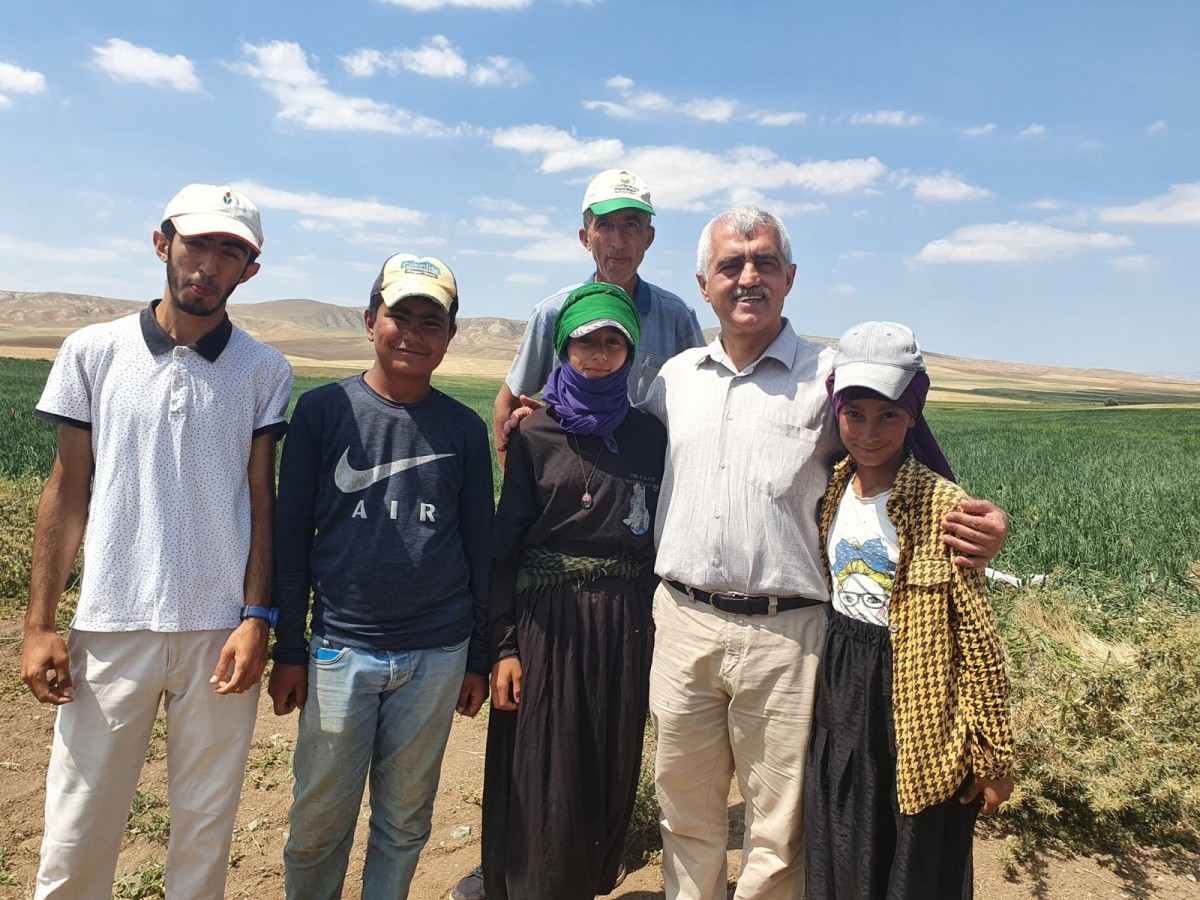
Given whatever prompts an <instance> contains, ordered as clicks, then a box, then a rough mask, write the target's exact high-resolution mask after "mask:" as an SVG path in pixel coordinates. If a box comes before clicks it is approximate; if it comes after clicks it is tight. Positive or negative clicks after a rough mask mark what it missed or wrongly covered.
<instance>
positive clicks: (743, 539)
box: [642, 207, 1007, 900]
mask: <svg viewBox="0 0 1200 900" xmlns="http://www.w3.org/2000/svg"><path fill="white" fill-rule="evenodd" d="M698 250H699V252H698V263H697V269H696V271H697V275H696V278H697V280H698V281H699V284H700V291H701V293H702V294H703V296H704V299H705V300H706V301H707V302H708V303H709V304H710V305H711V306H712V308H713V311H714V312H715V313H716V315H717V318H718V319H719V320H720V323H721V333H720V336H719V337H718V338H717V340H715V341H713V342H712V343H711V344H709V345H708V346H707V347H704V348H702V349H697V350H688V351H685V352H684V353H681V354H680V355H679V356H677V357H675V358H674V359H672V360H670V361H668V362H667V363H666V364H665V365H664V366H663V368H662V371H661V372H660V374H659V376H658V378H657V379H655V381H654V383H653V384H652V385H651V386H650V389H649V392H648V393H647V396H646V401H645V403H644V404H643V406H642V408H643V409H645V410H647V411H648V412H652V413H654V414H655V415H656V416H658V417H659V418H660V419H661V420H662V421H663V423H664V424H665V425H666V426H667V435H668V448H667V461H666V471H665V473H664V476H663V482H662V488H661V490H660V494H659V506H658V518H657V521H656V525H655V545H656V547H657V551H658V556H657V561H656V564H655V571H656V572H657V573H658V575H659V576H660V577H661V578H662V579H663V581H662V584H660V586H659V588H658V590H657V592H656V594H655V597H654V620H655V626H656V629H657V631H656V635H655V644H654V662H653V665H652V667H651V673H650V712H651V716H652V717H653V719H654V726H655V730H656V732H657V735H658V750H657V762H656V779H655V781H656V786H657V791H658V799H659V802H660V804H661V806H662V818H661V827H662V834H663V878H664V882H665V887H666V897H667V900H682V898H686V900H725V897H726V895H727V873H726V842H727V830H728V829H727V811H726V800H727V794H728V788H729V782H730V778H731V777H732V776H733V775H734V774H735V773H736V775H737V778H738V785H739V787H740V789H741V794H742V797H743V799H744V800H745V826H746V830H745V839H744V843H743V849H742V868H741V874H740V875H739V877H738V885H737V892H736V895H735V896H736V897H737V898H738V900H795V898H797V897H803V896H804V824H803V813H802V804H801V797H802V794H803V784H804V755H805V749H806V747H807V744H808V739H809V729H810V726H811V719H812V708H813V688H814V686H815V679H816V674H817V668H818V665H819V663H820V652H821V649H822V646H823V643H824V634H825V622H826V615H827V612H826V610H827V603H828V600H829V592H828V588H827V587H826V582H825V577H824V573H823V570H822V564H821V558H820V553H819V545H818V540H819V538H818V532H817V505H818V503H819V501H820V499H821V497H822V495H823V493H824V491H825V486H826V483H827V481H828V480H829V475H830V473H831V471H832V467H833V463H834V461H835V458H836V457H837V456H838V455H839V454H840V451H841V443H840V441H839V439H838V432H837V428H836V425H835V423H834V419H833V415H832V413H831V412H830V406H829V402H828V397H827V394H826V390H825V379H826V377H827V376H828V375H829V372H830V367H831V364H832V359H833V351H832V350H830V349H828V348H826V347H824V346H823V345H821V344H815V343H812V342H810V341H807V340H804V339H802V338H800V337H798V336H797V335H796V334H795V332H794V331H793V330H792V327H791V325H790V324H789V322H788V320H787V319H785V318H784V317H783V303H784V298H785V297H786V296H787V294H788V292H789V291H790V290H791V288H792V283H793V279H794V278H795V274H796V266H795V264H794V263H793V262H792V255H791V244H790V241H789V239H788V235H787V231H786V229H785V228H784V227H783V224H782V223H781V222H780V221H779V220H778V219H776V218H775V217H774V216H772V215H770V214H769V213H766V212H764V211H762V210H760V209H756V208H754V207H737V208H734V209H731V210H729V211H727V212H725V213H722V214H721V215H719V216H717V217H716V218H715V219H714V220H713V221H711V222H710V223H709V224H708V225H707V226H706V227H705V229H704V232H703V233H702V234H701V236H700V244H699V248H698ZM965 505H966V507H967V509H968V510H970V512H967V511H964V512H959V513H952V514H951V515H950V517H949V520H950V521H947V522H944V523H943V527H944V528H946V529H948V532H947V534H946V536H945V538H944V539H945V540H946V542H947V543H949V544H950V545H951V546H952V547H954V548H955V549H956V550H958V552H959V554H960V555H959V556H958V557H957V558H956V561H957V562H958V563H959V564H960V565H971V566H975V567H978V566H982V565H984V563H985V562H986V560H987V559H990V558H991V557H993V556H995V555H996V553H997V552H999V550H1000V547H1001V546H1002V545H1003V541H1004V536H1005V534H1006V533H1007V517H1006V516H1005V515H1004V513H1003V511H1001V510H999V509H997V508H996V507H995V506H993V505H992V504H990V503H987V502H986V501H970V502H968V503H966V504H965Z"/></svg>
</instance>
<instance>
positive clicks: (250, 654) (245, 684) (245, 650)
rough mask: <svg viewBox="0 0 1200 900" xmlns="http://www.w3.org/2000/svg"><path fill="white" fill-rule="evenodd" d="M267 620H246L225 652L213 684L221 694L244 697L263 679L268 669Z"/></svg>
mask: <svg viewBox="0 0 1200 900" xmlns="http://www.w3.org/2000/svg"><path fill="white" fill-rule="evenodd" d="M270 630H271V629H270V628H269V627H268V625H267V621H266V619H244V620H243V621H242V624H241V625H239V626H238V627H237V628H235V629H234V630H233V634H231V635H229V640H227V641H226V642H225V646H224V647H222V648H221V658H220V659H218V660H217V668H216V669H215V670H214V671H213V676H212V678H210V679H208V681H209V684H212V685H214V686H215V687H214V688H213V689H214V690H215V691H216V692H217V693H218V694H244V693H245V692H246V691H248V690H250V688H252V687H254V685H256V684H258V682H259V680H260V679H261V678H262V673H263V669H265V668H266V667H267V635H268V634H269V633H270Z"/></svg>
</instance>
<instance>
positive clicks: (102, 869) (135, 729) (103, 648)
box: [35, 630, 259, 900]
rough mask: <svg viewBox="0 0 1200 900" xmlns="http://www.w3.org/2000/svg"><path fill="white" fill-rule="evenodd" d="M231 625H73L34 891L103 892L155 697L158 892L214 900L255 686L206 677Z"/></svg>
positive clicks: (72, 899)
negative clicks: (234, 686) (161, 852)
mask: <svg viewBox="0 0 1200 900" xmlns="http://www.w3.org/2000/svg"><path fill="white" fill-rule="evenodd" d="M229 634H230V632H229V631H228V630H222V631H188V632H180V633H175V634H162V633H158V632H152V631H127V632H113V633H109V632H95V631H92V632H86V631H75V632H72V634H71V637H70V639H69V641H68V650H69V653H70V659H71V680H72V682H73V683H74V685H75V699H74V700H72V701H71V702H70V703H67V704H65V705H64V706H61V707H59V710H58V717H57V721H56V722H55V725H54V746H53V749H52V750H51V752H50V766H49V770H48V772H47V776H46V832H45V836H44V837H43V839H42V857H41V864H40V866H39V869H38V876H37V891H36V894H35V897H36V898H38V900H41V898H54V900H76V898H79V900H110V898H111V897H112V883H113V879H114V875H115V872H116V866H117V854H118V852H119V851H120V849H121V838H122V836H123V834H124V832H125V820H126V818H127V817H128V815H129V808H130V805H131V804H132V802H133V794H134V790H135V789H136V788H137V783H138V777H139V775H140V774H141V770H142V764H143V763H144V762H145V759H146V748H147V745H148V744H149V740H150V730H151V728H152V727H153V725H154V718H155V716H156V715H157V713H158V708H159V703H160V702H161V703H162V705H163V708H164V709H165V710H166V714H167V802H168V804H169V806H170V816H171V838H170V844H169V846H168V849H167V897H168V898H178V900H209V898H211V900H221V898H222V897H223V896H224V893H225V876H226V872H227V870H228V865H229V845H230V842H231V839H232V836H233V823H234V816H235V815H236V813H237V805H238V799H239V797H240V796H241V790H242V781H243V780H244V778H245V772H246V757H247V755H248V753H249V750H250V739H251V737H252V736H253V733H254V717H255V713H256V712H257V707H258V693H259V688H258V685H255V686H254V688H253V689H251V690H249V691H246V692H245V693H244V694H229V695H225V696H219V695H217V694H215V693H213V686H212V685H211V684H209V683H208V679H209V678H210V677H211V676H212V673H213V671H214V670H215V669H216V667H217V660H218V658H219V657H220V653H221V648H222V647H223V646H224V645H225V641H226V640H227V639H228V637H229Z"/></svg>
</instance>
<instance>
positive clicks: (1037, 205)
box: [1024, 197, 1067, 212]
mask: <svg viewBox="0 0 1200 900" xmlns="http://www.w3.org/2000/svg"><path fill="white" fill-rule="evenodd" d="M1024 208H1025V209H1037V210H1041V211H1042V212H1058V210H1060V209H1066V208H1067V204H1066V203H1064V202H1063V201H1062V200H1054V199H1052V198H1050V197H1043V198H1041V199H1040V200H1034V201H1033V202H1032V203H1026V204H1024Z"/></svg>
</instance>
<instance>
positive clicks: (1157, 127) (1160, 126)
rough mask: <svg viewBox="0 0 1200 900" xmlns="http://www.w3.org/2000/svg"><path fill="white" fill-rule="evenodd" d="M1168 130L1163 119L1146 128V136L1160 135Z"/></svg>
mask: <svg viewBox="0 0 1200 900" xmlns="http://www.w3.org/2000/svg"><path fill="white" fill-rule="evenodd" d="M1166 130H1167V123H1166V122H1164V121H1163V120H1162V119H1159V120H1158V121H1157V122H1151V123H1150V124H1149V125H1147V126H1146V134H1159V133H1160V132H1163V131H1166Z"/></svg>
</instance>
